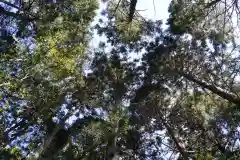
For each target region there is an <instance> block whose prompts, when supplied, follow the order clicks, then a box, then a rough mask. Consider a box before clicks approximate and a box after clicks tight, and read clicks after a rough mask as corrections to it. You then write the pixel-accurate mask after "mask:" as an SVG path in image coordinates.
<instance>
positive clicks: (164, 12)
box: [90, 0, 171, 47]
mask: <svg viewBox="0 0 240 160" xmlns="http://www.w3.org/2000/svg"><path fill="white" fill-rule="evenodd" d="M170 2H171V0H148V1H147V0H138V1H137V6H136V10H137V11H138V12H139V13H140V14H141V15H142V16H143V17H144V18H147V19H152V20H163V24H165V22H166V19H167V18H168V15H169V14H168V6H169V3H170ZM154 6H155V7H154ZM104 7H105V6H104V5H103V4H100V9H99V10H98V12H97V14H98V15H100V10H101V9H103V8H104ZM98 18H99V16H97V17H96V18H95V22H93V24H96V23H97V21H98ZM163 27H164V26H163ZM100 40H102V39H101V38H100V37H99V36H98V35H97V34H95V35H94V38H93V40H92V41H91V42H90V46H93V47H97V45H98V43H99V41H100Z"/></svg>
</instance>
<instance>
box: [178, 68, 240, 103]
mask: <svg viewBox="0 0 240 160" xmlns="http://www.w3.org/2000/svg"><path fill="white" fill-rule="evenodd" d="M176 72H177V73H178V74H179V75H181V76H183V77H184V78H186V79H187V80H189V81H191V82H194V83H196V84H198V85H199V86H201V87H202V88H205V89H208V90H210V91H211V92H213V93H215V94H217V95H218V96H220V97H222V98H223V99H226V100H228V101H229V102H232V103H235V104H240V99H239V98H237V97H236V96H234V95H233V94H230V93H226V92H224V91H221V90H220V89H218V88H216V87H215V86H213V85H209V84H206V83H205V82H202V81H200V80H198V79H196V78H195V77H194V76H192V75H190V74H186V73H184V72H181V71H176Z"/></svg>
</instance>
